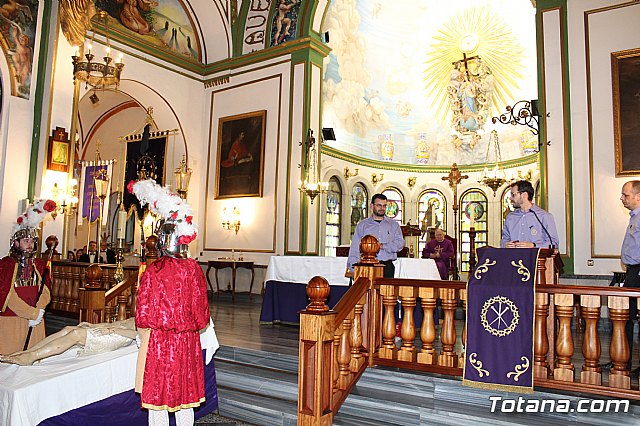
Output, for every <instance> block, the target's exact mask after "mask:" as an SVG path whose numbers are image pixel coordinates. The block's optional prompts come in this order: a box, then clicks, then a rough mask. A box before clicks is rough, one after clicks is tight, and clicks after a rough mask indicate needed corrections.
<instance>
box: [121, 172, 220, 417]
mask: <svg viewBox="0 0 640 426" xmlns="http://www.w3.org/2000/svg"><path fill="white" fill-rule="evenodd" d="M132 189H133V191H132V192H133V193H134V194H135V195H136V196H137V197H138V199H139V200H140V203H141V204H142V205H145V204H149V209H150V210H151V211H152V212H153V213H155V214H158V215H160V216H162V217H164V219H162V220H160V221H159V225H158V226H157V227H156V231H155V233H156V235H157V236H158V249H159V251H160V259H158V260H157V261H155V262H154V263H153V264H151V265H149V266H148V267H147V269H146V270H145V271H144V273H143V274H142V277H141V279H140V286H139V290H138V298H137V301H136V326H137V327H138V333H139V334H140V337H141V340H142V344H141V346H140V355H139V359H138V374H137V377H136V391H137V392H141V405H142V407H144V408H147V409H149V424H150V425H159V424H167V425H168V424H169V423H168V421H169V417H168V416H169V414H168V413H169V412H175V413H176V414H175V415H176V423H177V424H178V425H179V426H182V425H189V424H191V425H192V424H193V421H194V414H193V407H197V406H199V405H200V404H201V403H202V402H204V400H205V387H204V364H203V360H202V349H201V346H200V334H199V332H200V330H202V329H204V328H205V327H206V326H207V325H208V324H209V320H210V313H209V303H208V301H207V283H206V280H205V277H204V273H203V271H202V268H201V267H200V265H198V263H197V262H196V261H195V260H193V259H190V258H188V251H187V250H186V243H188V242H190V241H192V240H193V239H194V238H195V236H196V228H195V225H194V224H193V223H192V217H191V207H189V205H188V204H187V203H186V202H185V201H184V200H182V199H180V197H178V196H177V195H174V194H171V193H170V192H169V191H168V190H167V189H166V188H163V187H161V186H159V185H158V184H156V183H155V182H154V181H152V180H147V181H139V182H137V183H135V184H134V185H133V188H132ZM183 225H184V226H183ZM142 361H144V367H143V368H142V366H141V364H142ZM140 373H142V383H141V386H140V378H141V377H140Z"/></svg>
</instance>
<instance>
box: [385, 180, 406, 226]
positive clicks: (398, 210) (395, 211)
mask: <svg viewBox="0 0 640 426" xmlns="http://www.w3.org/2000/svg"><path fill="white" fill-rule="evenodd" d="M382 195H384V196H386V197H387V217H389V218H391V219H393V220H395V221H396V222H398V224H399V225H401V226H402V225H403V222H402V219H403V214H404V210H403V208H402V207H403V206H404V200H403V198H402V194H401V193H400V191H398V190H397V189H396V188H393V187H389V188H387V189H385V190H384V191H382Z"/></svg>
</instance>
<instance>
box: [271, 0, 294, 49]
mask: <svg viewBox="0 0 640 426" xmlns="http://www.w3.org/2000/svg"><path fill="white" fill-rule="evenodd" d="M299 10H300V0H292V1H288V0H279V1H278V3H277V6H276V13H274V18H273V27H272V29H271V34H272V37H271V45H272V46H277V45H278V44H281V43H284V42H287V41H289V40H293V39H295V37H296V24H297V22H298V11H299Z"/></svg>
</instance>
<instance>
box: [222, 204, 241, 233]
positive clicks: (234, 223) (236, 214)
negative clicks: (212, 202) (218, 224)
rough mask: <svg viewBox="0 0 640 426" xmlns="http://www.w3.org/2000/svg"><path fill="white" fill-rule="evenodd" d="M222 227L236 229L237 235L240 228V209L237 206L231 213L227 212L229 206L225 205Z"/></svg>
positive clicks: (228, 229)
mask: <svg viewBox="0 0 640 426" xmlns="http://www.w3.org/2000/svg"><path fill="white" fill-rule="evenodd" d="M222 228H223V229H225V230H227V231H231V230H234V231H236V235H237V234H238V231H239V230H240V209H239V208H237V207H234V208H233V211H232V212H231V213H228V212H227V208H226V207H225V208H224V209H223V210H222Z"/></svg>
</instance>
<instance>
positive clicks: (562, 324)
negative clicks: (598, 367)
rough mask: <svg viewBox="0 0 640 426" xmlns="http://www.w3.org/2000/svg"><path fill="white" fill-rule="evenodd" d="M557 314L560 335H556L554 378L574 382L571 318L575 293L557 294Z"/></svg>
mask: <svg viewBox="0 0 640 426" xmlns="http://www.w3.org/2000/svg"><path fill="white" fill-rule="evenodd" d="M555 305H556V316H557V317H558V335H557V337H556V366H555V369H554V370H553V378H554V379H555V380H562V381H564V382H573V381H574V377H573V373H574V366H573V363H572V362H571V357H572V356H573V349H574V348H573V336H572V335H571V320H572V319H573V294H556V296H555Z"/></svg>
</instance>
